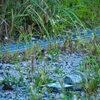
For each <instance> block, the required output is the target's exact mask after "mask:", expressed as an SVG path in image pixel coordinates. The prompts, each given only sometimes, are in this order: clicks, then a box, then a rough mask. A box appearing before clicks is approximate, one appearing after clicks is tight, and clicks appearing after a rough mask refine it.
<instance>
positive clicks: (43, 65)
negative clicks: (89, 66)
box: [0, 52, 100, 100]
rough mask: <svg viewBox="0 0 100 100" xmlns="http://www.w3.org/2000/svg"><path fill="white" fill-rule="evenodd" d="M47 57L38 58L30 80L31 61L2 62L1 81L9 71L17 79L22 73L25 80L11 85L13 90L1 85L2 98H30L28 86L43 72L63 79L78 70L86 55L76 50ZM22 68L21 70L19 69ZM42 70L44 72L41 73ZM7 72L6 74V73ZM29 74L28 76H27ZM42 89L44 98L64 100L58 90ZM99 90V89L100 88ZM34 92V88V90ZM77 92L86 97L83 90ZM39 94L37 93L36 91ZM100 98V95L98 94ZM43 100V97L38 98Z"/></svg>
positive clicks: (50, 76) (1, 99) (52, 77)
mask: <svg viewBox="0 0 100 100" xmlns="http://www.w3.org/2000/svg"><path fill="white" fill-rule="evenodd" d="M47 57H48V55H47V56H46V57H43V60H40V59H37V60H35V65H34V66H35V72H34V79H33V80H32V81H30V82H29V77H30V68H31V61H24V62H20V63H19V64H16V65H12V64H2V63H0V82H1V81H2V80H3V78H4V79H5V78H6V77H7V75H8V74H7V73H9V74H10V75H13V76H14V77H15V78H16V79H17V80H19V79H20V75H21V73H22V76H23V82H24V83H20V85H13V86H12V85H11V87H12V88H13V90H3V84H1V86H0V100H30V99H29V98H30V93H29V90H28V88H27V86H26V84H28V86H29V87H31V86H32V85H33V84H34V81H35V79H38V78H39V77H43V78H44V76H42V74H43V73H44V72H42V71H43V69H44V70H45V73H46V76H47V78H48V79H52V81H58V80H61V81H62V80H63V78H64V77H65V76H66V75H68V74H69V73H70V72H71V71H72V70H76V69H79V68H80V64H82V59H83V58H84V57H85V56H84V55H83V54H82V53H81V52H75V53H72V54H69V53H67V52H64V53H60V54H59V55H58V56H57V57H56V58H55V59H52V57H51V60H50V59H49V60H47V59H46V58H47ZM19 70H20V71H19ZM41 72H42V74H40V73H41ZM5 73H6V74H5ZM27 75H28V76H27ZM42 91H44V93H43V95H42V100H62V99H63V94H62V93H60V92H58V91H56V92H48V88H47V87H43V88H42ZM98 91H99V90H98ZM33 93H34V90H33ZM76 93H78V94H80V95H81V96H83V97H85V93H84V92H83V91H79V92H78V91H76ZM36 94H37V93H36ZM37 97H41V96H40V94H39V93H38V94H37ZM98 97H99V99H100V95H99V96H98ZM38 100H41V99H38Z"/></svg>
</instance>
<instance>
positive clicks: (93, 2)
mask: <svg viewBox="0 0 100 100" xmlns="http://www.w3.org/2000/svg"><path fill="white" fill-rule="evenodd" d="M99 4H100V0H1V1H0V5H1V6H0V40H2V39H4V38H5V37H8V38H10V39H18V38H19V37H25V36H26V37H28V36H29V37H30V36H35V35H40V36H41V37H43V36H47V37H48V38H49V36H50V35H52V34H54V35H58V34H63V33H66V31H68V30H69V29H71V30H73V29H74V30H75V29H77V30H78V29H79V28H85V27H89V28H93V27H95V26H98V25H99V23H100V20H99V17H100V12H99V9H100V5H99Z"/></svg>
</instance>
